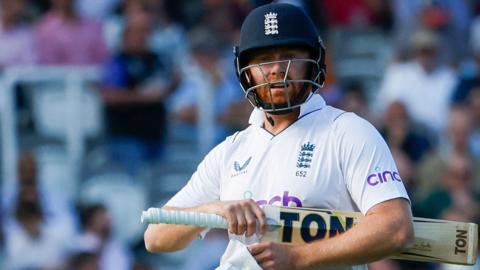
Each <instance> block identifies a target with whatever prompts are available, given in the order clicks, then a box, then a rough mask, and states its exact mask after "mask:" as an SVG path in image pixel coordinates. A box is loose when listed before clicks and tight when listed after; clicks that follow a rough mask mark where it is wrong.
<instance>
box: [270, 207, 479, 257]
mask: <svg viewBox="0 0 480 270" xmlns="http://www.w3.org/2000/svg"><path fill="white" fill-rule="evenodd" d="M263 210H264V211H265V215H266V216H267V217H268V218H269V219H270V220H271V222H276V223H277V224H278V225H279V227H278V228H280V229H278V230H269V231H267V233H266V234H265V235H264V236H263V238H262V240H268V241H274V242H282V243H307V242H311V241H314V240H318V239H324V238H330V237H334V236H336V235H338V234H340V233H343V232H345V231H346V230H348V229H350V228H352V227H353V226H355V224H356V223H358V222H359V221H360V220H361V219H362V218H363V215H362V214H361V213H359V212H343V211H332V210H321V209H310V208H290V207H282V206H265V207H264V208H263ZM413 226H414V232H415V241H414V244H413V245H412V246H411V247H410V248H408V249H406V250H405V251H403V252H401V253H399V254H396V255H394V256H392V258H394V259H404V260H414V261H426V262H442V263H452V264H463V265H474V264H475V263H476V260H477V244H478V243H477V240H478V225H477V224H474V223H464V222H454V221H446V220H438V219H427V218H417V217H415V218H413Z"/></svg>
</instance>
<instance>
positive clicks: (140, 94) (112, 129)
mask: <svg viewBox="0 0 480 270" xmlns="http://www.w3.org/2000/svg"><path fill="white" fill-rule="evenodd" d="M151 27H152V24H151V17H150V14H149V13H148V11H146V10H143V9H139V10H137V13H135V14H131V15H129V18H128V20H127V25H126V28H125V30H124V33H123V43H122V49H121V50H120V51H118V52H117V53H115V54H114V55H113V56H111V57H110V59H109V60H108V61H107V63H106V64H105V65H104V72H103V73H104V75H103V76H104V77H103V82H102V91H101V96H102V98H103V102H104V104H105V115H106V122H107V133H108V145H109V151H110V154H111V156H112V158H113V159H114V160H116V161H118V162H120V163H121V164H122V165H123V166H124V167H125V168H127V170H128V171H129V172H130V173H132V174H135V173H137V170H138V169H139V168H140V167H141V165H142V164H143V163H144V162H145V161H153V160H158V159H159V158H160V157H161V154H162V150H163V146H164V139H165V135H166V114H165V106H164V99H165V98H166V97H167V96H168V95H169V94H170V92H171V91H172V90H173V89H175V87H176V84H177V82H178V80H179V79H178V78H177V76H176V75H174V74H168V73H166V72H165V65H164V63H163V61H162V60H163V59H161V58H160V57H159V56H158V55H157V54H155V53H154V52H152V51H151V50H150V49H149V48H148V39H149V37H150V34H151Z"/></svg>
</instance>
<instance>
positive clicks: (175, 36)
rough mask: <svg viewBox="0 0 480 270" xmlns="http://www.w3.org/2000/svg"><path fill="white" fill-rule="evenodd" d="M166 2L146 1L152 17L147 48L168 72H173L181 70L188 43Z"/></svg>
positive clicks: (187, 55) (164, 0)
mask: <svg viewBox="0 0 480 270" xmlns="http://www.w3.org/2000/svg"><path fill="white" fill-rule="evenodd" d="M168 2H169V1H166V0H147V4H148V6H149V8H150V9H151V10H152V15H153V31H152V35H151V37H150V40H149V47H150V48H151V49H152V51H154V52H155V53H157V54H158V55H159V56H160V57H162V59H164V60H165V64H166V67H167V68H168V69H169V72H175V71H177V70H180V69H181V68H182V64H185V63H186V61H187V58H188V57H189V55H190V41H189V39H188V36H187V34H186V33H185V30H184V28H183V27H182V26H181V25H180V24H178V23H176V22H174V21H173V18H172V14H171V13H170V10H169V9H168V7H169V5H168Z"/></svg>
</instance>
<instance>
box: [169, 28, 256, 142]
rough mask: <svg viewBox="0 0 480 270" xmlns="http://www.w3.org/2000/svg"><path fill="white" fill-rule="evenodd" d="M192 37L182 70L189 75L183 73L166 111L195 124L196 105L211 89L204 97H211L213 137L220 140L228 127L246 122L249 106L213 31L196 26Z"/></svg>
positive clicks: (197, 107) (192, 124)
mask: <svg viewBox="0 0 480 270" xmlns="http://www.w3.org/2000/svg"><path fill="white" fill-rule="evenodd" d="M191 41H192V51H193V52H192V58H191V59H190V60H189V61H190V62H189V63H188V64H187V65H186V68H187V69H186V70H185V71H184V72H185V75H188V76H184V80H183V81H182V83H181V84H180V86H179V88H178V89H177V91H175V93H174V94H173V95H172V97H171V98H170V99H169V102H168V104H169V111H170V113H171V114H172V116H173V117H172V118H173V119H175V120H176V121H178V122H180V123H184V124H187V125H191V127H195V124H196V123H197V120H198V119H197V116H198V114H199V106H202V105H204V104H203V102H202V100H205V97H206V96H205V95H208V93H209V91H210V94H211V95H213V96H215V98H214V99H211V98H207V99H208V100H213V104H212V105H213V108H212V109H213V114H214V117H215V121H216V123H217V125H216V130H215V140H219V139H220V138H223V137H224V136H226V135H227V134H230V133H231V132H232V131H231V129H230V128H233V129H235V128H238V127H241V126H245V125H246V122H245V119H248V117H247V116H248V115H249V114H250V113H251V111H252V108H251V105H250V104H248V102H245V99H244V98H243V96H244V95H243V93H242V91H241V90H240V89H239V88H240V86H239V85H238V81H237V77H236V75H235V73H234V72H233V70H232V71H231V72H228V69H226V68H225V67H224V66H223V62H222V58H221V51H222V48H223V46H222V45H221V43H216V42H215V35H214V33H213V32H212V31H211V30H210V29H208V28H203V27H199V28H197V29H195V30H193V31H192V33H191ZM231 66H232V67H233V65H231ZM242 118H243V119H242ZM190 136H195V134H190Z"/></svg>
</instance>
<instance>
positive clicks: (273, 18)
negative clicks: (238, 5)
mask: <svg viewBox="0 0 480 270" xmlns="http://www.w3.org/2000/svg"><path fill="white" fill-rule="evenodd" d="M264 23H265V35H267V36H268V35H278V20H277V13H274V12H269V13H267V14H265V21H264Z"/></svg>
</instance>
